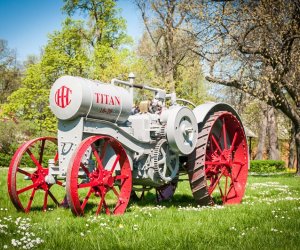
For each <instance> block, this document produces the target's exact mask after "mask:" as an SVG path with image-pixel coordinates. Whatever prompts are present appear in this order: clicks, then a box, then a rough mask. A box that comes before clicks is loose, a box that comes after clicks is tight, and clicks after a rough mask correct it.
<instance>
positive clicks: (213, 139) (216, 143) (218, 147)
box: [211, 135, 223, 154]
mask: <svg viewBox="0 0 300 250" xmlns="http://www.w3.org/2000/svg"><path fill="white" fill-rule="evenodd" d="M211 138H212V141H213V142H214V144H215V145H216V147H217V149H218V150H219V152H220V153H221V154H222V152H223V151H222V149H221V147H220V145H219V143H218V142H217V140H216V138H215V136H214V135H212V136H211Z"/></svg>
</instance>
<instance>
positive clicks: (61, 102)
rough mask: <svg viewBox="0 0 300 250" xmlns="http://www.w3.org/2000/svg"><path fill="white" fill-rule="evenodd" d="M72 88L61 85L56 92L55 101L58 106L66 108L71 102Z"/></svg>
mask: <svg viewBox="0 0 300 250" xmlns="http://www.w3.org/2000/svg"><path fill="white" fill-rule="evenodd" d="M71 94H72V90H71V89H69V88H68V87H66V86H64V85H63V86H61V87H60V88H59V89H58V90H56V93H55V103H56V105H57V106H58V107H61V108H65V107H67V106H68V105H69V104H70V103H71V96H70V95H71Z"/></svg>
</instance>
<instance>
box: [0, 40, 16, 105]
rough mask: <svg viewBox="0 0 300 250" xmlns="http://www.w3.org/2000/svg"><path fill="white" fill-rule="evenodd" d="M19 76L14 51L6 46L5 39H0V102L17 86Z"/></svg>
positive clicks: (4, 100)
mask: <svg viewBox="0 0 300 250" xmlns="http://www.w3.org/2000/svg"><path fill="white" fill-rule="evenodd" d="M20 77H21V72H20V69H19V67H18V65H17V59H16V53H15V51H14V50H11V49H9V48H8V45H7V41H5V40H1V39H0V104H3V103H4V102H6V99H7V97H8V96H9V95H10V94H11V93H12V92H13V91H14V90H15V89H17V88H18V86H19V84H20Z"/></svg>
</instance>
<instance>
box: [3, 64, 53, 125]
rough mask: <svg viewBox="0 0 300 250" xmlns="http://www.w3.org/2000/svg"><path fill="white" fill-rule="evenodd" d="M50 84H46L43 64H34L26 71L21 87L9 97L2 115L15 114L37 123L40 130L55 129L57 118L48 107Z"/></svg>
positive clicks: (14, 115)
mask: <svg viewBox="0 0 300 250" xmlns="http://www.w3.org/2000/svg"><path fill="white" fill-rule="evenodd" d="M48 98H49V85H48V84H45V81H44V79H43V71H42V67H41V64H40V63H38V64H32V65H30V66H29V68H28V69H27V71H26V74H25V77H24V79H23V84H22V86H21V88H19V89H18V90H16V91H15V92H13V93H12V94H11V95H10V96H9V97H8V102H7V103H5V104H4V105H3V106H2V110H3V114H2V116H8V117H9V116H13V117H17V118H21V119H24V120H27V121H31V122H32V123H33V124H35V126H36V128H37V129H38V130H40V131H41V130H43V129H46V130H48V131H54V129H55V127H56V119H55V118H54V116H53V114H52V112H51V111H50V109H49V107H48V105H49V104H48Z"/></svg>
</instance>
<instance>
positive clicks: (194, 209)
mask: <svg viewBox="0 0 300 250" xmlns="http://www.w3.org/2000/svg"><path fill="white" fill-rule="evenodd" d="M6 176H7V169H0V192H1V195H0V249H1V248H3V249H4V248H7V249H215V248H222V249H272V248H274V249H297V248H298V249H299V246H300V232H299V229H300V216H299V215H300V178H299V177H294V176H293V175H290V174H285V175H276V176H263V177H261V176H250V177H249V181H248V185H247V190H246V196H245V199H244V200H243V203H242V204H241V205H237V206H225V207H222V206H215V207H198V206H197V205H195V204H194V202H193V197H192V195H191V191H190V188H189V184H188V182H186V181H185V182H180V183H179V187H178V189H177V191H176V193H175V196H174V197H173V200H172V201H170V202H163V203H161V204H159V205H158V204H156V203H155V194H154V193H153V192H149V193H147V194H146V196H145V199H144V200H143V201H140V202H131V203H130V205H129V206H128V209H127V211H126V213H125V214H124V215H123V216H106V215H103V214H101V215H100V216H98V217H95V216H94V215H92V214H91V213H88V215H87V216H85V217H84V218H77V217H74V216H73V215H72V213H71V211H70V210H69V209H63V208H54V209H53V208H50V209H49V210H48V211H47V212H42V211H37V210H34V211H33V212H31V213H29V214H24V213H19V212H17V211H16V209H15V208H14V207H13V205H12V204H11V202H10V200H9V197H8V194H7V187H6Z"/></svg>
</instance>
